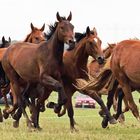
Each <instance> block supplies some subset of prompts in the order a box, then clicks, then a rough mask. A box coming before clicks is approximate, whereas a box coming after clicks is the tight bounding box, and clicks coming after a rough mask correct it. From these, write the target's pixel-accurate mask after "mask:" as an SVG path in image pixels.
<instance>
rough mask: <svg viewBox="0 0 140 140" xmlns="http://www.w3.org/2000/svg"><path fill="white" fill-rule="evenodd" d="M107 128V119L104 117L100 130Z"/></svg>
mask: <svg viewBox="0 0 140 140" xmlns="http://www.w3.org/2000/svg"><path fill="white" fill-rule="evenodd" d="M107 126H108V118H107V117H104V118H103V121H102V128H106V127H107Z"/></svg>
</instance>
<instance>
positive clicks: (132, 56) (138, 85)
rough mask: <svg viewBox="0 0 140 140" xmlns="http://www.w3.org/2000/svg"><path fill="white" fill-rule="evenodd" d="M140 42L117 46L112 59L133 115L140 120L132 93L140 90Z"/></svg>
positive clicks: (114, 72) (123, 42) (127, 42)
mask: <svg viewBox="0 0 140 140" xmlns="http://www.w3.org/2000/svg"><path fill="white" fill-rule="evenodd" d="M139 51H140V41H139V40H124V41H122V42H120V43H118V44H117V46H116V48H115V50H114V51H113V54H112V58H111V70H112V73H113V75H114V76H115V77H116V79H117V80H118V82H119V84H120V86H121V88H122V90H123V92H124V95H125V97H126V99H127V101H128V105H129V108H130V109H131V111H132V113H133V115H134V116H135V117H136V118H137V119H138V120H139V119H140V118H139V112H138V109H137V106H136V104H135V102H134V100H133V97H132V93H131V91H132V90H133V89H135V90H139V89H140V68H139V58H140V56H139Z"/></svg>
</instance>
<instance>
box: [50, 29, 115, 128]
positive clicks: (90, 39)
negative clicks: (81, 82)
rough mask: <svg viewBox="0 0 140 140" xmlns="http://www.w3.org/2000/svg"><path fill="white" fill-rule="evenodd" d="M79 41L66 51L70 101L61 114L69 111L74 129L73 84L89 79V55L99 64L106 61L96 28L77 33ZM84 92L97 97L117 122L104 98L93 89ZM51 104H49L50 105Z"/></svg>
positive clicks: (65, 85) (65, 78)
mask: <svg viewBox="0 0 140 140" xmlns="http://www.w3.org/2000/svg"><path fill="white" fill-rule="evenodd" d="M76 38H77V42H76V45H75V48H74V49H73V50H72V51H70V52H65V53H64V69H65V74H64V75H63V76H62V77H63V83H64V88H65V92H66V94H67V96H68V102H67V104H66V106H65V108H64V110H63V112H61V113H60V114H58V115H59V116H62V115H64V114H65V109H67V111H68V116H69V118H70V127H71V129H72V130H75V127H74V124H75V121H74V118H73V115H74V110H73V106H72V101H71V100H72V95H73V94H74V92H75V91H76V90H78V89H77V88H76V87H75V86H73V84H76V79H77V78H83V79H86V80H87V79H88V76H87V72H88V68H87V62H88V57H89V56H92V57H93V58H94V59H95V60H97V62H98V63H99V64H102V63H103V62H104V57H103V52H102V51H101V40H100V39H99V37H98V36H97V32H96V30H95V29H93V30H92V31H90V30H89V28H87V31H86V34H76ZM82 93H83V94H87V95H89V96H90V97H91V98H93V99H95V100H96V101H97V102H98V103H99V104H100V106H101V107H102V108H103V110H104V111H105V112H106V115H107V116H108V118H109V119H110V122H111V123H116V122H115V120H114V119H113V118H112V117H111V115H110V113H109V112H108V110H107V109H106V107H105V105H104V103H103V101H102V99H101V98H100V97H99V96H98V95H97V94H95V93H94V92H92V91H82ZM48 106H49V105H48Z"/></svg>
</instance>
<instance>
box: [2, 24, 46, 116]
mask: <svg viewBox="0 0 140 140" xmlns="http://www.w3.org/2000/svg"><path fill="white" fill-rule="evenodd" d="M30 27H31V32H30V33H29V34H28V35H27V36H26V38H25V39H24V42H30V43H40V42H41V41H44V40H46V38H45V35H44V32H43V31H44V29H45V24H43V26H42V27H41V28H40V29H39V28H37V27H34V25H33V24H32V23H31V24H30ZM10 44H11V38H10V37H9V41H7V40H5V38H4V37H2V44H0V74H1V75H2V76H0V77H1V79H2V80H3V83H4V86H3V87H1V92H2V96H3V97H4V101H5V109H4V111H3V112H4V113H3V116H4V118H5V119H7V118H8V114H6V113H5V110H6V109H7V108H9V105H8V102H7V97H6V94H8V93H9V91H10V86H8V85H9V82H8V80H7V79H6V80H5V77H6V76H5V72H4V70H3V68H2V66H1V59H2V57H3V55H4V53H5V51H6V50H7V47H8V46H9V45H10Z"/></svg>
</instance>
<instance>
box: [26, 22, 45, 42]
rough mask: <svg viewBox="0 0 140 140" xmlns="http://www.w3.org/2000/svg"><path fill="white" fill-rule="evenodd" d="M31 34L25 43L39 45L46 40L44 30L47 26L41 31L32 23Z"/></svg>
mask: <svg viewBox="0 0 140 140" xmlns="http://www.w3.org/2000/svg"><path fill="white" fill-rule="evenodd" d="M30 26H31V33H30V34H28V35H27V37H26V38H25V39H24V42H30V43H35V44H38V43H40V42H42V41H44V40H46V39H45V35H44V32H43V31H44V29H45V24H43V26H42V27H41V28H40V29H39V28H37V27H34V25H33V24H32V23H31V24H30Z"/></svg>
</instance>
